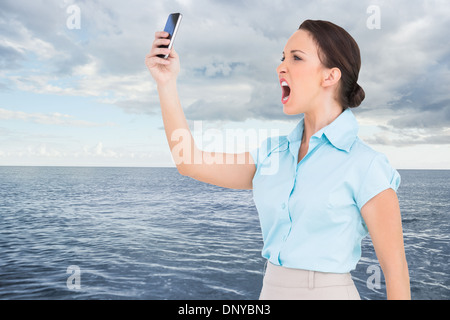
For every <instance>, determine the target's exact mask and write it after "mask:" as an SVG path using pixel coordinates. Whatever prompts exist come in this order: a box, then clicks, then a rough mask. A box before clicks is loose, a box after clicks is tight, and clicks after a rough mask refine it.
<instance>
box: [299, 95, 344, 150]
mask: <svg viewBox="0 0 450 320" xmlns="http://www.w3.org/2000/svg"><path fill="white" fill-rule="evenodd" d="M342 112H343V108H342V107H341V106H340V105H339V104H337V103H332V104H329V105H323V106H322V107H317V108H313V109H312V110H310V111H308V112H305V113H304V115H305V117H304V129H303V138H302V143H304V142H309V139H310V138H311V136H312V135H313V134H314V133H316V132H317V131H319V130H320V129H322V128H323V127H326V126H327V125H329V124H330V123H332V122H333V121H334V120H335V119H336V118H337V117H338V116H339V115H340V114H341V113H342Z"/></svg>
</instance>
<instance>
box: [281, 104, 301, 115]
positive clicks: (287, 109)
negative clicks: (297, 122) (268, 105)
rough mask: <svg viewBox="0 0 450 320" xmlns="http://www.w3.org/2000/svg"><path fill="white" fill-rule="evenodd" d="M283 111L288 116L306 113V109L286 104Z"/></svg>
mask: <svg viewBox="0 0 450 320" xmlns="http://www.w3.org/2000/svg"><path fill="white" fill-rule="evenodd" d="M283 113H284V114H286V115H288V116H295V115H298V114H301V113H304V111H303V110H300V109H299V108H295V107H292V106H289V105H287V104H285V105H283Z"/></svg>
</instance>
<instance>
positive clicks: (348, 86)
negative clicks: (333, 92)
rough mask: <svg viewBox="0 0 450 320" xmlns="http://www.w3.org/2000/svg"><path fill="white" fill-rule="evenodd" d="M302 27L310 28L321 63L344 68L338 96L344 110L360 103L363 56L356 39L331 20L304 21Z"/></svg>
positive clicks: (307, 29)
mask: <svg viewBox="0 0 450 320" xmlns="http://www.w3.org/2000/svg"><path fill="white" fill-rule="evenodd" d="M299 29H302V30H305V31H307V32H308V33H309V34H310V35H311V36H312V38H313V39H314V41H315V42H316V44H317V46H318V52H319V58H320V61H321V62H322V64H323V65H324V66H325V67H327V68H338V69H339V70H340V71H341V81H340V84H339V89H338V90H339V91H338V97H337V98H338V102H339V103H340V104H341V106H342V107H343V108H344V110H345V109H347V108H356V107H357V106H359V105H360V104H361V102H362V101H363V100H364V98H365V93H364V90H363V88H361V87H360V86H359V85H358V83H357V81H358V75H359V69H360V68H361V56H360V53H359V47H358V44H357V43H356V41H355V39H353V38H352V36H351V35H350V34H349V33H348V32H347V31H345V30H344V29H343V28H341V27H339V26H337V25H335V24H333V23H331V22H328V21H322V20H305V21H304V22H303V23H302V24H301V25H300V27H299Z"/></svg>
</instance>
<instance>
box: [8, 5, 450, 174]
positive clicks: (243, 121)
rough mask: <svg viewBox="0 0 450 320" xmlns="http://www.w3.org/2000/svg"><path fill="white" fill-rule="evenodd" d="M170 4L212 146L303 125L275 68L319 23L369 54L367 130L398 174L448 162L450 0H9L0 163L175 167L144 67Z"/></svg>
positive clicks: (201, 135)
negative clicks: (308, 23)
mask: <svg viewBox="0 0 450 320" xmlns="http://www.w3.org/2000/svg"><path fill="white" fill-rule="evenodd" d="M74 8H75V9H74ZM374 8H375V9H374ZM74 10H75V11H74ZM77 10H78V11H79V17H80V19H79V24H77V22H78V20H77V19H76V18H77V16H76V14H77V13H76V11H77ZM171 12H181V13H183V15H184V17H183V21H182V25H181V28H180V31H179V33H178V37H177V40H176V43H175V48H176V50H177V52H178V53H179V55H180V60H181V68H182V70H181V73H180V76H179V81H178V83H179V84H178V87H179V91H180V99H181V101H182V104H183V108H184V110H185V114H186V117H187V118H188V121H189V124H190V125H191V128H192V130H194V129H195V131H194V134H195V137H196V141H197V142H198V144H199V145H200V146H201V147H203V148H204V149H210V150H224V151H228V152H230V151H232V150H234V151H236V152H239V151H243V150H248V149H249V148H253V147H255V146H256V145H257V144H258V140H257V141H255V139H250V138H248V136H252V137H254V134H253V133H254V132H258V135H257V137H258V139H262V138H263V136H267V135H272V134H287V133H289V132H290V131H291V130H292V129H293V128H294V127H295V124H296V123H297V121H298V116H290V117H288V116H286V115H284V114H283V111H282V105H281V103H280V99H281V90H280V88H279V84H278V80H277V74H276V72H275V69H276V67H277V65H278V64H279V63H280V58H281V53H282V51H283V48H284V45H285V43H286V41H287V39H288V38H289V37H290V35H291V34H292V33H293V32H294V31H295V30H296V29H297V28H298V26H299V25H300V23H301V22H302V21H303V20H305V19H321V20H329V21H332V22H334V23H336V24H338V25H340V26H342V27H344V28H345V29H346V30H347V31H349V32H350V34H352V35H353V37H354V38H355V39H356V41H357V42H358V44H359V46H360V49H361V55H362V68H361V73H360V80H359V82H360V84H361V86H362V87H363V88H364V89H365V91H366V100H364V102H363V104H362V105H361V106H360V107H359V108H357V109H354V113H355V115H356V117H357V119H358V122H359V124H360V132H359V136H360V138H361V139H363V140H364V141H366V142H367V143H368V144H369V145H370V146H372V147H373V148H374V149H376V150H378V151H381V152H384V153H385V154H386V155H387V156H388V158H389V159H390V161H391V163H392V165H393V166H394V167H396V168H398V169H409V168H424V169H450V90H449V88H450V86H449V84H450V72H449V67H450V66H449V63H450V46H449V45H448V30H449V29H450V18H449V17H450V4H449V3H448V1H447V0H441V1H439V0H435V1H433V0H429V1H427V0H415V1H406V0H398V1H380V0H378V1H377V0H371V1H355V0H352V1H350V0H319V1H300V0H286V1H284V0H267V1H266V0H253V1H245V0H243V1H234V0H227V1H223V0H164V1H159V0H158V1H156V0H145V1H143V0H142V1H141V0H129V1H119V0H113V1H112V0H108V1H106V0H105V1H91V0H90V1H82V0H45V1H44V0H42V1H38V0H33V1H31V0H30V1H24V0H12V1H10V0H2V1H1V2H0V165H68V166H172V165H173V162H172V159H171V155H170V152H169V149H168V146H167V141H166V137H165V133H164V130H163V123H162V120H161V112H160V107H159V104H158V98H157V91H156V87H155V84H154V82H153V81H152V78H151V76H150V74H149V72H148V70H147V69H146V67H145V64H144V57H145V55H146V54H147V52H148V51H149V48H150V46H151V42H152V40H153V36H154V32H155V31H157V30H161V29H163V28H164V24H165V21H166V18H167V15H168V14H169V13H171ZM378 13H379V15H378ZM378 18H379V19H378ZM239 135H240V138H239V139H235V138H233V137H234V136H239ZM230 136H231V138H230ZM242 136H244V137H247V138H244V139H242ZM220 137H223V139H221V138H220ZM230 141H231V142H230ZM233 141H239V142H236V143H235V142H233Z"/></svg>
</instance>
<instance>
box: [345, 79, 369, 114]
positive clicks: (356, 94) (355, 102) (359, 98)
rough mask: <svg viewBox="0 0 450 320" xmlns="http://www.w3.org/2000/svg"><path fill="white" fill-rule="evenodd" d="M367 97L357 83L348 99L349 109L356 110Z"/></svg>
mask: <svg viewBox="0 0 450 320" xmlns="http://www.w3.org/2000/svg"><path fill="white" fill-rule="evenodd" d="M365 97H366V93H365V92H364V89H363V88H361V86H360V85H359V84H357V83H355V86H354V87H353V90H352V92H351V93H350V95H349V97H348V107H349V108H356V107H357V106H359V105H360V104H361V102H363V100H364V98H365Z"/></svg>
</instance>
